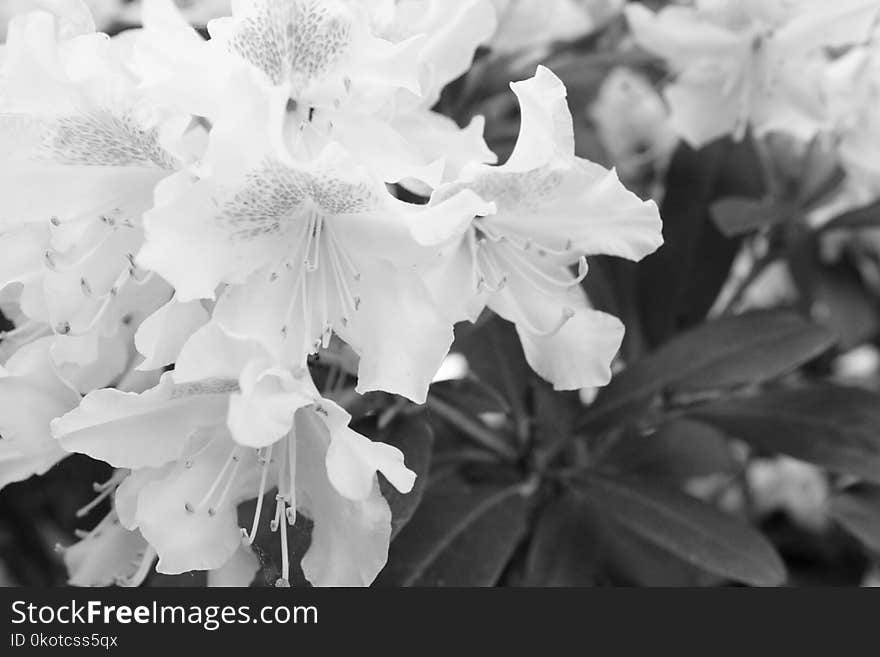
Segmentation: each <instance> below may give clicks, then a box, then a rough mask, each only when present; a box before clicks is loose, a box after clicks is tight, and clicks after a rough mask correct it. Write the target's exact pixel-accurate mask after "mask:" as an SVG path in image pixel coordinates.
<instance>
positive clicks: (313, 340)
mask: <svg viewBox="0 0 880 657" xmlns="http://www.w3.org/2000/svg"><path fill="white" fill-rule="evenodd" d="M255 98H256V99H255V100H254V101H253V103H254V106H255V107H253V108H247V107H245V108H242V109H243V111H242V113H240V114H236V113H230V115H229V116H228V117H227V118H226V119H224V120H221V121H218V122H217V123H216V124H215V126H214V129H213V131H212V135H211V145H210V147H209V149H208V153H207V155H206V157H205V159H204V161H203V163H202V166H201V170H202V171H203V173H204V177H202V178H200V179H198V180H196V181H191V180H190V179H189V177H188V176H186V174H182V175H181V176H178V177H176V178H172V179H170V180H169V181H167V182H166V183H163V186H162V187H161V188H160V192H159V193H158V195H157V198H158V197H161V198H163V199H164V202H161V201H160V204H159V205H158V206H157V207H155V208H154V209H152V210H150V211H149V212H148V213H147V215H146V218H145V223H146V228H147V242H146V244H145V246H144V249H143V250H142V252H141V254H140V255H139V257H138V262H139V263H141V264H142V265H143V266H144V267H146V268H147V269H151V270H154V271H156V272H158V273H159V274H161V275H162V276H163V277H164V278H165V279H166V280H168V281H169V282H170V283H171V284H172V285H174V287H175V289H176V290H177V297H178V299H179V300H180V301H189V300H193V299H198V298H211V297H213V296H214V293H215V290H216V289H217V287H218V286H219V285H221V284H224V283H225V284H228V287H227V288H226V289H225V291H224V292H223V293H222V294H221V295H220V297H219V299H218V301H217V306H216V308H215V310H214V318H215V320H216V321H217V322H218V323H220V324H221V325H222V326H223V327H224V328H225V329H227V330H228V331H230V332H231V333H234V334H235V335H237V336H240V337H245V338H255V339H257V340H260V341H261V342H262V343H263V344H264V345H266V347H267V348H269V349H270V351H271V352H272V353H273V355H274V356H275V357H276V358H277V359H278V360H279V362H281V363H283V364H285V366H290V367H293V368H303V367H305V365H306V359H307V357H308V356H309V355H310V354H312V353H314V352H316V351H317V350H318V349H319V348H321V347H324V348H326V347H327V346H328V345H329V340H330V337H331V335H332V334H333V333H336V334H337V335H339V336H340V337H341V338H342V339H343V340H344V341H346V342H348V343H349V344H350V345H351V346H352V347H353V348H354V349H355V351H357V352H358V353H359V354H360V356H361V366H360V381H359V387H358V390H359V391H360V392H365V391H368V390H374V389H382V390H386V391H389V392H396V393H399V394H402V395H406V396H408V397H410V398H411V399H413V400H415V401H424V398H425V395H426V393H427V387H428V385H429V383H430V381H431V378H432V377H433V375H434V374H435V373H436V371H437V369H438V368H439V366H440V363H441V362H442V360H443V358H444V356H445V355H446V353H447V351H448V349H449V346H450V344H451V341H452V328H451V324H450V323H449V322H444V321H443V318H442V317H441V315H440V314H439V312H438V311H437V310H436V308H435V306H434V304H433V303H432V302H431V300H430V295H428V294H427V291H426V289H425V287H424V284H423V283H422V281H421V279H420V278H419V277H418V276H417V275H416V272H415V270H414V269H413V268H412V265H413V264H415V263H418V262H423V261H425V260H428V259H430V258H433V257H434V256H435V253H436V250H435V249H432V248H427V247H423V246H421V245H419V244H417V243H416V242H415V240H413V239H412V237H411V235H410V225H411V223H412V222H413V221H415V220H416V218H418V219H419V220H422V221H425V222H433V221H434V219H435V218H436V217H438V216H442V217H444V219H445V220H446V221H451V222H452V223H458V224H459V225H462V226H464V225H466V223H467V221H468V220H469V219H470V217H471V216H473V214H474V213H475V212H476V211H477V210H478V209H479V208H480V207H482V206H483V205H485V204H483V203H482V202H479V199H477V198H476V197H475V196H474V195H473V194H472V193H465V194H461V195H458V196H456V197H455V198H453V199H450V200H449V201H448V202H447V203H444V204H440V205H438V206H435V207H431V208H428V207H425V206H415V205H409V204H406V203H402V202H400V201H398V200H397V199H395V198H394V197H392V196H391V195H390V194H389V193H388V192H387V190H386V188H385V187H384V185H382V184H381V183H380V182H379V181H376V180H375V179H374V178H373V177H372V176H371V175H370V172H369V171H367V170H365V169H364V168H363V167H361V166H359V165H358V164H357V162H355V161H353V160H352V159H351V158H350V157H349V156H348V155H347V154H346V153H344V152H343V151H341V150H340V149H339V148H338V147H334V146H333V145H331V146H329V147H327V148H326V149H324V150H323V152H322V153H321V154H320V155H319V156H318V157H317V158H316V159H314V160H311V161H307V162H301V161H298V160H294V159H292V158H291V157H290V156H289V155H288V154H287V152H286V151H287V149H286V146H285V145H284V144H283V143H281V141H280V140H279V139H278V138H277V136H276V135H275V134H273V133H272V129H271V126H272V125H277V122H276V123H274V124H273V122H272V119H271V118H270V117H271V115H270V114H269V110H268V109H267V107H269V106H271V107H275V105H271V102H267V101H266V100H265V99H261V98H259V96H256V97H255ZM267 125H269V126H270V127H269V128H268V129H267V128H266V126H267Z"/></svg>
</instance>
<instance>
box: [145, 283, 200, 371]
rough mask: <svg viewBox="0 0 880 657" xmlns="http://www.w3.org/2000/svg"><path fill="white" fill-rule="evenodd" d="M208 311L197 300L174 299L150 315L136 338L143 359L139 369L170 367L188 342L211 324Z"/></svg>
mask: <svg viewBox="0 0 880 657" xmlns="http://www.w3.org/2000/svg"><path fill="white" fill-rule="evenodd" d="M208 317H209V315H208V312H207V311H206V310H205V308H204V306H203V305H202V304H201V303H200V302H198V301H187V302H180V301H177V299H171V301H169V302H168V303H167V304H165V305H164V306H162V307H161V308H160V309H159V310H157V311H156V312H155V313H153V314H152V315H150V316H149V317H148V318H147V319H146V320H145V321H144V322H143V323H142V324H141V325H140V327H139V328H138V330H137V333H135V336H134V343H135V346H136V347H137V350H138V351H139V352H140V353H141V354H142V355H143V356H144V362H143V363H141V364H140V365H138V369H139V370H155V369H158V368H160V367H164V366H165V365H170V364H171V363H173V362H174V361H175V360H177V356H178V355H179V354H180V350H181V348H182V347H183V345H184V344H185V343H186V341H187V340H188V339H189V338H190V337H191V336H192V334H193V333H195V332H196V331H197V330H198V329H199V328H201V327H202V326H203V325H204V324H206V323H207V321H208Z"/></svg>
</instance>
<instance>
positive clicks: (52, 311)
mask: <svg viewBox="0 0 880 657" xmlns="http://www.w3.org/2000/svg"><path fill="white" fill-rule="evenodd" d="M60 20H61V19H59V18H57V17H55V16H54V15H52V14H49V13H46V12H34V13H31V14H27V15H23V16H19V17H17V18H16V19H15V20H14V21H13V23H12V26H11V30H10V35H9V43H8V46H7V51H6V55H7V57H6V59H5V61H4V62H3V66H2V69H0V145H2V147H3V149H4V160H3V163H2V165H0V244H2V248H3V250H4V252H7V253H10V254H13V257H10V258H5V259H4V262H3V264H2V265H0V289H3V288H7V289H8V288H10V287H14V288H16V289H17V290H18V298H17V301H18V304H19V307H20V309H21V311H22V313H23V315H24V316H25V317H26V320H27V323H36V324H38V325H39V324H46V325H48V326H49V327H51V329H52V330H54V331H55V333H56V334H57V335H58V339H57V340H56V343H55V346H54V350H55V351H54V353H53V356H54V357H55V359H56V362H58V363H59V364H63V363H69V364H72V365H74V366H76V367H79V366H83V367H86V366H97V367H98V369H100V370H101V371H102V372H103V373H102V374H100V375H98V374H97V372H96V373H95V376H96V377H98V381H97V384H98V385H106V384H108V383H109V382H111V381H112V380H114V378H115V377H117V376H119V375H120V374H121V373H122V371H123V369H124V368H125V366H126V363H127V360H128V355H129V353H128V347H127V343H128V342H129V341H130V335H126V331H127V328H126V327H131V330H134V328H136V327H137V322H139V321H140V320H141V319H143V317H144V316H145V315H146V314H149V313H150V312H152V310H155V309H157V308H159V307H161V306H162V305H163V304H164V303H165V302H167V300H168V299H169V298H170V297H171V294H172V291H171V289H170V288H169V287H168V286H167V284H165V283H163V282H162V281H160V280H158V279H151V277H150V276H149V274H148V273H146V272H142V271H138V270H137V268H136V267H135V266H134V263H133V257H134V254H135V253H137V251H138V250H139V249H140V246H141V243H142V241H143V230H142V227H141V215H142V213H143V212H144V211H145V210H146V209H147V208H148V207H150V205H151V204H152V200H153V189H154V187H155V185H156V183H158V182H159V181H160V180H161V179H163V178H165V177H166V176H168V175H170V174H171V173H173V171H174V170H175V168H176V167H178V166H179V165H180V164H181V161H180V159H179V158H178V157H177V156H176V155H175V154H174V153H173V151H174V150H175V146H176V144H177V140H178V138H179V137H180V136H181V135H182V134H183V133H184V131H185V128H186V126H187V124H188V122H189V117H178V116H175V115H170V114H168V113H167V112H166V111H165V110H164V109H162V108H160V107H157V106H155V105H154V104H153V103H151V102H150V99H148V98H146V97H144V96H143V95H142V94H140V93H139V92H138V90H137V84H138V81H137V80H136V79H134V78H133V77H132V76H131V74H130V73H129V72H128V70H127V69H126V67H125V66H124V64H123V61H122V60H121V54H122V53H121V49H120V47H118V46H119V44H117V43H116V42H112V41H110V40H108V39H107V38H106V37H105V36H104V35H99V34H95V33H89V34H82V35H80V36H76V37H73V38H70V39H66V40H61V41H58V40H57V35H56V33H57V31H58V30H57V26H58V24H59V21H60ZM138 313H142V315H141V316H139V317H138V318H137V322H136V321H135V315H136V314H138ZM108 340H109V341H112V342H113V345H112V347H108V345H107V341H108ZM87 354H90V355H91V357H89V358H87Z"/></svg>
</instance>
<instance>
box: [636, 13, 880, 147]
mask: <svg viewBox="0 0 880 657" xmlns="http://www.w3.org/2000/svg"><path fill="white" fill-rule="evenodd" d="M878 13H880V7H878V4H877V2H876V0H841V1H839V2H833V3H830V2H825V1H824V0H770V1H767V0H745V1H733V0H702V1H700V2H697V3H696V6H695V7H682V6H669V7H666V8H664V9H662V10H661V11H660V12H658V13H653V12H651V11H650V10H649V9H647V8H646V7H645V6H643V5H641V4H639V3H629V4H628V5H627V6H626V15H627V18H628V20H629V24H630V27H631V28H632V30H633V34H634V36H635V38H636V41H637V42H638V43H639V44H640V45H641V46H643V47H644V48H646V49H648V50H650V51H651V52H653V53H655V54H657V55H659V56H660V57H662V58H664V59H665V60H666V62H667V63H668V65H669V66H670V68H671V69H672V70H673V71H674V72H675V73H677V74H678V78H677V80H676V81H675V82H674V83H673V84H671V85H670V86H668V87H667V88H666V91H665V93H666V99H667V101H668V102H669V105H670V108H671V111H672V117H671V120H672V123H673V126H674V127H675V129H676V131H677V132H678V133H679V134H680V135H681V136H682V137H683V138H684V139H685V140H686V141H687V142H688V143H689V144H691V145H692V146H694V147H699V146H701V145H703V144H706V143H707V142H709V141H711V140H713V139H715V138H717V137H721V136H724V135H733V136H734V137H736V138H742V136H743V135H744V134H745V131H746V129H747V128H748V127H749V126H751V127H752V128H753V129H754V130H755V131H756V133H757V134H758V135H762V134H765V133H767V132H769V131H772V130H779V131H783V132H787V133H790V134H793V135H795V136H797V137H799V138H801V139H809V138H810V137H812V136H813V135H814V134H815V133H816V132H817V131H818V130H819V129H820V128H822V127H823V125H824V123H825V120H826V117H825V107H824V105H823V102H822V95H821V91H820V89H821V76H822V72H823V70H824V67H825V66H826V65H827V62H828V55H827V54H826V52H825V49H826V48H828V47H838V46H845V45H849V44H853V43H859V42H862V41H864V40H866V39H867V38H868V36H869V35H870V30H871V29H872V25H873V22H874V20H875V19H876V17H877V16H878Z"/></svg>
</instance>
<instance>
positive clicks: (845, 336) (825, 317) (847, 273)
mask: <svg viewBox="0 0 880 657" xmlns="http://www.w3.org/2000/svg"><path fill="white" fill-rule="evenodd" d="M789 268H790V271H791V272H792V275H793V276H794V279H795V283H796V284H797V286H798V290H799V292H800V296H801V298H802V300H803V302H802V305H803V306H804V308H805V309H806V310H808V311H809V312H810V313H811V314H812V316H813V317H815V318H816V321H817V322H820V323H821V324H822V325H823V326H826V327H827V328H828V329H829V330H830V331H831V332H832V333H834V334H835V335H836V336H837V338H838V341H839V346H840V348H841V349H842V350H849V349H852V348H853V347H856V346H858V345H860V344H862V343H863V342H864V341H865V340H866V339H869V338H871V337H872V336H873V335H874V334H875V333H876V332H877V331H878V329H880V320H878V304H877V300H876V298H875V297H874V295H872V294H871V293H870V292H869V291H868V289H867V288H866V287H865V285H864V283H863V282H862V279H861V277H860V275H859V271H858V269H857V268H856V267H855V266H853V264H852V263H851V262H850V261H849V260H848V259H847V258H845V257H844V258H841V259H840V260H839V261H838V262H835V263H833V264H829V263H826V262H824V261H823V259H822V257H821V255H820V252H819V242H818V241H817V239H816V236H815V235H812V234H811V235H806V236H803V237H802V238H801V239H800V240H798V241H796V242H794V243H793V244H792V245H791V246H790V254H789Z"/></svg>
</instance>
